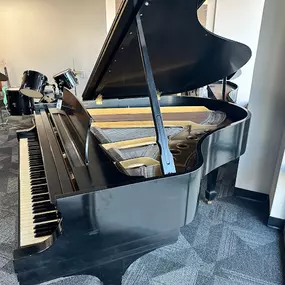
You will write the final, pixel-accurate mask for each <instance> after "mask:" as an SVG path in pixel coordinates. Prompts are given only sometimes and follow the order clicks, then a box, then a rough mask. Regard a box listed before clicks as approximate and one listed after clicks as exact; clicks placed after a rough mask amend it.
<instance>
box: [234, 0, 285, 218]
mask: <svg viewBox="0 0 285 285" xmlns="http://www.w3.org/2000/svg"><path fill="white" fill-rule="evenodd" d="M284 11H285V1H284V0H274V1H272V0H266V2H265V8H264V15H263V20H262V25H261V32H260V40H259V46H258V52H257V58H256V64H255V68H254V76H253V82H252V88H251V97H250V103H249V110H250V112H251V113H252V121H251V126H250V133H249V138H248V145H247V151H246V153H245V155H244V156H242V158H241V160H240V165H239V169H238V176H237V183H236V186H237V187H240V188H244V189H247V190H251V191H258V192H262V193H269V194H270V198H271V204H273V199H275V197H279V199H280V200H279V203H281V204H282V205H283V203H284V198H285V197H284V194H282V195H278V194H279V191H282V192H283V193H284V192H285V189H284V188H279V189H278V190H276V192H275V186H276V182H277V179H278V173H279V170H280V165H281V162H282V156H283V153H284V147H285V146H284V144H285V139H284V138H285V137H284V132H285V88H284V82H285V17H284ZM282 137H283V139H282ZM281 197H283V198H281ZM280 209H282V210H283V211H284V213H285V209H284V208H283V207H281V208H280ZM275 215H276V213H275Z"/></svg>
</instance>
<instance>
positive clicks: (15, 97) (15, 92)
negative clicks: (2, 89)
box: [7, 88, 34, 116]
mask: <svg viewBox="0 0 285 285" xmlns="http://www.w3.org/2000/svg"><path fill="white" fill-rule="evenodd" d="M7 101H8V110H9V112H10V114H11V115H12V116H21V115H23V114H24V115H30V114H32V113H33V108H34V99H33V98H30V97H27V96H25V95H22V94H20V92H19V88H8V89H7Z"/></svg>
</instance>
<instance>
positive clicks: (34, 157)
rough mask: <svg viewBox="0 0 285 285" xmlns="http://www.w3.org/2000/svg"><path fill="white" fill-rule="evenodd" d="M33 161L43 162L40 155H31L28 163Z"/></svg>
mask: <svg viewBox="0 0 285 285" xmlns="http://www.w3.org/2000/svg"><path fill="white" fill-rule="evenodd" d="M33 160H41V161H43V159H42V156H41V155H32V156H30V158H29V161H33Z"/></svg>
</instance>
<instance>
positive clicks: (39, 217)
mask: <svg viewBox="0 0 285 285" xmlns="http://www.w3.org/2000/svg"><path fill="white" fill-rule="evenodd" d="M19 160H20V165H19V167H20V169H19V172H20V217H19V221H20V229H19V231H20V246H21V247H23V246H28V245H33V244H36V243H40V242H43V241H45V240H46V239H48V238H49V237H50V236H51V234H52V233H53V232H54V231H55V230H56V228H57V227H58V225H59V220H60V219H59V217H58V213H57V211H56V209H55V207H54V205H53V204H51V202H50V198H49V192H48V186H47V181H46V178H45V171H44V164H43V160H42V155H41V149H40V146H39V142H38V141H37V139H36V138H35V137H29V138H22V139H20V141H19Z"/></svg>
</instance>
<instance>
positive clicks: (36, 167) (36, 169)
mask: <svg viewBox="0 0 285 285" xmlns="http://www.w3.org/2000/svg"><path fill="white" fill-rule="evenodd" d="M41 170H44V166H43V165H36V166H30V172H33V171H41Z"/></svg>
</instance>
